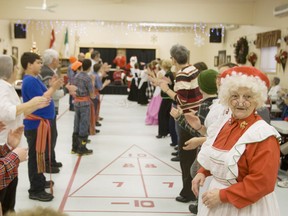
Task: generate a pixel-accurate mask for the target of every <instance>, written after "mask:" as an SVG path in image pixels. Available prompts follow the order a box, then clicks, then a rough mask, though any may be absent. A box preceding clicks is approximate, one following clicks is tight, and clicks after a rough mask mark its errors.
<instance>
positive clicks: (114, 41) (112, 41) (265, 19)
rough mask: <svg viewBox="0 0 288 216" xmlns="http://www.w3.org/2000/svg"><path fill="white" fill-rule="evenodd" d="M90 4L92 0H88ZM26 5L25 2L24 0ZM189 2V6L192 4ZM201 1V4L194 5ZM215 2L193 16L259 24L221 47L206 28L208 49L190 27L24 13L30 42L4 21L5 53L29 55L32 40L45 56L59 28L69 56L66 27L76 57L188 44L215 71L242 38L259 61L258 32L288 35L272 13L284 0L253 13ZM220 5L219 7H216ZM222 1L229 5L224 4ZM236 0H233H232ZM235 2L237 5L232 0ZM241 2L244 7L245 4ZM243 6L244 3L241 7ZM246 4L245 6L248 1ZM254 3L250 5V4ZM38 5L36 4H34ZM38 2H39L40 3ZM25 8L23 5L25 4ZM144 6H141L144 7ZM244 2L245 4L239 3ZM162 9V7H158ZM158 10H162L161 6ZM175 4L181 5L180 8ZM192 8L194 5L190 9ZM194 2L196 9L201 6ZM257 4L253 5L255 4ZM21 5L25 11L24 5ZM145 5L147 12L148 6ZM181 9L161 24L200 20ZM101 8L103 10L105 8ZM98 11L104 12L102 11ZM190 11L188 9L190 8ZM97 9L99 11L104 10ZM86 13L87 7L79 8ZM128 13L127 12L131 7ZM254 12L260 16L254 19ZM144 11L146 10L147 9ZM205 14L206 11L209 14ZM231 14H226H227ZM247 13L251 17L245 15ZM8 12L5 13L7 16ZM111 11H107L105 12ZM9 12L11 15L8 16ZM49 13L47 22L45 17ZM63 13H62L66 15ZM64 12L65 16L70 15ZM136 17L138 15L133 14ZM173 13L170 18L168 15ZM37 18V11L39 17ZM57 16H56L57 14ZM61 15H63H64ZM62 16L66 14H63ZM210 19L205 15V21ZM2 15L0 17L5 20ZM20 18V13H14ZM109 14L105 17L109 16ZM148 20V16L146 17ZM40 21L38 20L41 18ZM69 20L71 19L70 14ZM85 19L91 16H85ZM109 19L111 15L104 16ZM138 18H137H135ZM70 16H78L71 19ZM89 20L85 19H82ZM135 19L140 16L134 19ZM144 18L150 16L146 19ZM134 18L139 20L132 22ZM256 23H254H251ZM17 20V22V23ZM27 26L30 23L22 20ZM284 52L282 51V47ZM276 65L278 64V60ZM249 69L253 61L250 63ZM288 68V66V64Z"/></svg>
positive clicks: (228, 34) (163, 51) (230, 33)
mask: <svg viewBox="0 0 288 216" xmlns="http://www.w3.org/2000/svg"><path fill="white" fill-rule="evenodd" d="M87 1H88V0H87ZM13 2H14V0H11V1H5V4H6V6H7V5H8V6H9V4H11V3H13ZM21 2H22V1H21ZM148 2H149V3H150V6H149V7H151V1H148ZM171 2H172V1H167V11H170V10H172V8H171V7H172V6H173V4H172V3H171ZM188 2H189V1H188V0H187V1H186V3H185V0H184V3H185V4H184V5H187V4H188ZM193 2H195V1H193ZM208 2H210V4H209V5H207V4H205V3H203V4H201V5H200V4H196V6H197V8H200V9H201V10H200V9H199V10H197V11H195V10H194V13H191V14H198V17H199V20H202V21H205V20H209V21H210V22H211V20H213V18H214V19H215V22H216V21H223V20H224V19H226V22H227V23H233V21H235V20H236V19H232V18H231V17H232V16H233V14H234V17H237V20H238V21H239V20H240V18H242V23H244V24H245V23H248V24H250V23H253V24H254V25H241V26H240V28H238V29H236V30H227V31H225V42H224V43H221V44H215V43H209V42H208V37H207V31H208V29H209V26H207V27H206V30H205V32H204V33H202V32H201V31H199V30H198V31H197V34H198V35H200V36H201V37H203V38H204V45H203V46H200V47H199V46H197V45H195V43H194V38H195V33H194V31H193V29H192V30H191V29H188V30H187V29H185V28H184V27H180V28H176V29H174V30H171V29H169V28H168V29H166V30H164V31H161V30H160V29H157V30H156V31H155V29H154V30H152V31H147V29H146V30H145V29H140V28H138V27H133V25H132V26H130V25H128V24H127V23H125V22H123V23H122V24H121V23H119V22H110V23H104V24H103V25H102V24H101V23H100V22H97V21H67V20H65V21H56V20H53V19H51V18H50V19H49V17H48V20H47V21H44V20H42V19H41V20H39V21H35V20H32V19H31V18H30V19H29V15H27V14H26V13H27V11H25V10H24V11H23V13H21V14H20V16H23V17H26V21H27V22H28V29H27V30H28V32H27V39H24V40H23V39H18V40H17V39H11V38H10V21H9V20H8V19H7V20H5V19H2V20H0V27H1V31H0V39H1V41H0V51H1V50H3V49H7V50H8V54H11V47H12V46H16V47H18V48H19V54H21V53H23V52H24V51H29V50H30V48H31V46H32V42H33V41H35V42H36V43H37V47H38V49H39V52H40V53H41V52H43V50H45V49H46V48H48V45H49V41H50V35H51V26H53V27H54V29H55V32H56V43H55V44H56V46H55V49H56V50H58V51H59V52H62V53H63V49H64V34H65V30H66V27H67V28H68V29H69V45H70V53H71V55H73V54H74V55H76V54H77V53H78V48H79V47H80V46H87V47H90V46H94V47H96V46H99V47H116V48H132V47H133V48H155V49H157V57H159V58H163V59H164V58H169V57H170V55H169V49H170V47H171V46H172V45H173V44H176V43H181V44H183V45H185V46H187V47H188V48H189V49H190V50H191V56H190V62H191V63H195V62H198V61H204V62H206V63H207V65H208V67H209V68H214V69H216V68H215V67H214V56H217V55H218V51H219V50H226V55H230V56H231V57H232V62H233V61H235V58H234V47H233V44H234V43H236V42H237V40H238V39H239V38H240V37H242V36H246V37H247V39H248V41H249V42H250V43H249V49H250V51H254V52H256V53H257V54H258V57H259V58H260V55H259V54H260V50H259V49H256V48H255V46H254V45H253V43H252V41H254V40H255V39H256V34H257V33H259V32H265V31H269V30H274V29H281V31H282V36H285V35H288V27H287V23H288V16H287V17H284V18H275V17H274V16H273V14H272V12H273V8H274V7H275V6H277V5H279V4H281V3H283V2H285V1H281V0H257V1H255V2H254V3H253V4H252V7H249V10H248V9H247V4H246V3H245V2H246V1H237V2H238V3H237V4H236V3H235V2H236V1H235V2H234V1H233V2H234V3H231V4H229V8H228V6H227V7H223V5H222V8H221V9H220V8H219V7H220V6H219V5H220V4H219V5H218V6H217V5H215V1H208ZM213 2H214V3H213ZM221 2H224V0H223V1H221ZM229 2H230V1H229ZM231 2H232V1H231ZM239 2H240V3H239ZM241 2H242V3H241ZM243 2H244V3H243ZM247 2H248V1H247ZM32 3H33V2H32V1H31V4H32ZM34 3H35V1H34ZM137 3H138V5H136V4H132V5H131V7H132V9H133V11H135V12H136V13H137V14H138V12H137V11H138V10H136V8H137V7H138V8H139V6H141V5H142V4H145V5H143V7H144V6H145V7H146V9H147V10H146V11H149V10H150V9H151V8H149V9H148V3H147V2H146V3H144V1H142V2H140V1H137ZM19 4H22V3H19ZM73 4H74V3H73V2H71V5H70V6H71V7H74V6H75V5H74V6H73ZM83 4H85V1H83ZM139 4H140V5H139ZM239 4H240V5H239ZM153 5H154V6H155V8H157V9H159V7H158V6H159V3H154V4H152V6H153ZM157 5H158V6H157ZM1 6H2V5H1ZM156 6H157V7H156ZM174 6H175V4H174ZM190 6H191V5H189V7H190ZM196 6H195V4H194V7H196ZM250 6H251V4H250ZM21 7H24V5H22V6H21ZM145 7H144V8H145ZM177 7H178V6H175V8H174V9H175V13H164V14H162V15H161V13H160V12H159V22H160V21H164V17H165V21H166V22H167V19H168V18H169V19H171V20H173V21H187V20H189V19H190V21H192V20H195V17H194V15H193V17H191V15H190V13H189V14H186V13H185V10H188V9H189V7H188V5H187V7H183V5H182V9H184V10H183V11H181V13H182V12H183V13H182V14H181V15H183V16H181V18H178V19H177V18H176V17H178V16H180V14H179V13H180V12H179V10H176V9H177ZM213 7H214V10H213V11H218V12H217V13H218V18H217V19H216V18H215V14H214V12H213V13H212V12H211V13H210V11H211V10H212V9H213ZM3 8H5V7H1V9H0V11H1V10H3ZM99 8H101V7H100V6H99ZM99 8H98V9H99ZM187 8H188V9H187ZM98 9H97V10H98ZM79 10H81V8H80V9H79ZM110 10H113V7H112V8H110ZM125 10H126V9H125ZM251 10H252V13H253V14H254V15H253V16H251ZM141 11H142V10H141ZM203 11H205V13H203ZM224 11H225V12H224ZM244 11H246V13H245V12H244ZM2 12H3V13H2ZM238 12H240V14H242V16H241V17H239V14H238ZM104 13H105V10H103V14H104ZM0 14H1V16H3V17H5V16H6V18H9V16H12V15H11V14H7V11H1V13H0ZM5 14H6V15H5ZM41 14H43V19H44V18H46V17H44V15H45V13H43V12H42V13H41ZM61 14H62V13H61ZM64 14H65V13H63V14H62V15H64ZM133 14H135V13H133ZM153 14H155V13H153V10H152V11H150V13H145V16H146V18H145V20H149V18H150V19H152V20H154V19H155V16H152V15H153ZM167 14H168V15H167ZM33 15H37V12H35V14H33ZM52 15H53V14H52ZM58 15H59V14H58ZM62 15H61V16H62ZM142 15H143V14H140V13H139V16H142ZM204 15H205V17H204ZM1 16H0V18H1ZM13 16H15V13H14V14H13ZM61 16H57V18H58V19H60V18H61ZM103 16H104V15H103ZM109 16H110V18H111V19H112V18H115V19H116V20H119V19H120V18H119V17H114V16H116V15H115V14H114V13H109ZM130 16H132V15H127V14H125V12H123V13H122V19H120V20H125V19H127V20H129V19H130V18H131V19H132V17H130ZM143 16H144V15H143ZM36 17H37V16H36ZM66 17H68V16H67V15H66ZM84 17H85V16H84ZM104 17H105V16H104ZM133 17H136V16H135V15H133ZM69 18H71V19H72V18H73V19H74V16H73V17H70V16H69ZM82 18H83V17H81V19H82ZM134 19H135V18H134ZM143 19H144V18H143ZM132 20H133V19H132ZM251 20H252V21H251ZM15 21H17V20H15ZM22 21H23V22H24V20H22ZM157 21H158V20H157ZM210 25H211V26H213V27H215V24H214V25H213V24H210ZM280 48H281V49H287V45H286V44H284V42H282V43H281V47H280ZM280 48H279V49H280ZM259 62H260V59H258V61H257V63H256V67H257V66H259ZM275 64H276V62H275ZM247 65H249V63H247ZM287 68H288V66H287ZM287 68H286V72H284V73H283V71H282V69H281V68H280V67H277V73H276V75H277V76H279V77H280V78H281V80H282V81H281V84H282V86H283V87H286V88H288V82H287V81H286V82H285V80H288V79H287V78H288V75H287V74H288V71H287V70H288V69H287ZM268 75H269V76H271V77H272V76H274V74H268Z"/></svg>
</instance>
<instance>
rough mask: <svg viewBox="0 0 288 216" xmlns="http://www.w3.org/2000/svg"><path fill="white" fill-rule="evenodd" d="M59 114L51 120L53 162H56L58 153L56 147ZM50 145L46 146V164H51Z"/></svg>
mask: <svg viewBox="0 0 288 216" xmlns="http://www.w3.org/2000/svg"><path fill="white" fill-rule="evenodd" d="M56 121H57V115H55V118H54V119H52V120H50V128H51V162H52V164H53V163H55V162H56V153H55V147H56V142H57V137H58V131H57V124H56ZM48 147H49V146H48V145H47V146H46V154H45V161H46V164H49V149H48Z"/></svg>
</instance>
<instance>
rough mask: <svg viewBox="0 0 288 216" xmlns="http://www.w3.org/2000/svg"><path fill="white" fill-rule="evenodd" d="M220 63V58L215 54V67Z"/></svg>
mask: <svg viewBox="0 0 288 216" xmlns="http://www.w3.org/2000/svg"><path fill="white" fill-rule="evenodd" d="M218 65H219V58H218V56H214V67H218Z"/></svg>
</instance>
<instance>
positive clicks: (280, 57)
mask: <svg viewBox="0 0 288 216" xmlns="http://www.w3.org/2000/svg"><path fill="white" fill-rule="evenodd" d="M287 57H288V53H287V52H286V51H283V50H280V52H279V53H278V54H277V55H275V60H276V62H277V63H278V64H281V65H282V69H283V71H285V67H286V62H287Z"/></svg>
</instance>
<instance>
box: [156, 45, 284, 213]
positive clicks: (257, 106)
mask: <svg viewBox="0 0 288 216" xmlns="http://www.w3.org/2000/svg"><path fill="white" fill-rule="evenodd" d="M170 54H171V57H172V61H173V64H174V65H175V66H176V68H177V74H176V78H175V86H174V89H173V90H172V89H170V88H169V86H168V83H167V81H166V80H163V79H160V80H159V79H155V78H154V79H152V80H153V82H154V83H155V84H156V85H157V83H158V85H159V86H160V88H161V89H162V91H164V92H165V93H167V94H168V95H169V97H170V98H172V99H173V100H174V101H176V103H177V109H175V110H173V109H172V111H171V114H173V115H176V113H178V112H180V113H183V115H184V117H185V119H186V121H187V122H188V123H189V125H190V126H192V129H191V130H187V128H186V129H185V127H183V125H182V126H181V125H180V123H179V122H178V121H177V124H176V125H177V126H176V127H177V132H178V145H179V158H180V167H181V171H182V182H183V187H182V190H181V191H180V196H179V197H176V200H177V201H180V202H189V201H192V200H196V197H197V196H199V186H203V185H204V181H205V183H206V182H207V183H208V182H209V181H208V180H206V179H209V177H210V178H211V180H210V182H211V183H210V184H208V186H207V188H206V191H205V192H204V193H203V194H201V197H200V200H199V201H200V203H203V204H202V205H199V212H198V215H201V216H202V215H236V214H237V215H267V216H268V215H272V214H273V215H279V214H280V213H279V207H278V203H277V199H276V197H275V193H274V192H273V191H274V187H275V183H276V180H277V173H278V167H279V156H280V151H279V142H278V138H279V137H280V135H279V134H278V132H277V131H276V130H275V129H274V128H273V127H272V126H270V125H269V124H268V123H267V122H266V121H264V120H263V118H262V117H261V116H260V115H259V113H260V112H262V116H264V117H267V116H266V115H265V114H267V109H266V110H265V108H263V107H265V102H266V100H267V90H268V87H269V79H268V78H267V76H266V75H265V74H264V73H262V72H261V71H259V70H257V69H256V68H253V67H244V66H239V67H237V66H236V67H233V68H231V69H227V70H225V71H224V72H223V73H221V75H220V76H219V77H220V81H221V86H219V89H218V97H219V100H220V103H219V101H215V102H214V101H213V106H212V107H209V111H208V115H207V110H206V115H207V117H206V120H207V121H208V120H209V121H210V123H211V122H212V123H211V124H210V125H209V124H208V125H207V124H204V125H203V120H202V122H201V121H200V119H199V117H198V116H197V115H195V112H197V111H198V112H200V110H199V106H200V105H202V108H205V107H206V108H205V109H207V106H206V105H207V104H206V105H205V101H206V99H207V98H205V97H204V96H205V94H202V93H201V90H200V88H199V83H201V84H200V86H201V85H202V84H203V82H204V83H206V82H207V81H208V78H207V77H206V78H205V79H204V81H203V80H202V81H201V78H203V77H202V76H203V75H206V73H208V72H209V70H208V72H207V70H204V71H202V72H201V71H200V70H198V69H197V68H196V67H194V66H193V65H190V64H188V57H189V50H188V49H187V48H186V47H184V46H182V45H179V44H178V45H174V46H173V47H172V48H171V50H170ZM201 73H202V75H201ZM208 74H209V73H208ZM210 74H213V76H214V82H215V83H216V80H218V79H216V77H218V75H217V72H216V73H215V72H211V71H210ZM210 80H213V79H210ZM199 81H200V82H199ZM212 83H213V81H212ZM206 84H207V83H206ZM214 85H215V84H214ZM203 97H204V98H203ZM214 97H215V95H214ZM203 102H204V104H203ZM210 103H211V101H210ZM208 104H209V103H208ZM200 108H201V106H200ZM212 110H213V112H212ZM263 110H264V111H263ZM263 113H264V114H263ZM268 114H269V112H268ZM208 116H210V117H208ZM268 117H269V115H268ZM206 120H205V121H206ZM205 121H204V122H205ZM268 121H269V119H268ZM193 128H194V129H193ZM200 134H202V135H204V136H206V138H205V137H204V138H205V140H206V141H205V142H204V143H203V147H202V148H201V150H200V151H199V153H198V150H197V148H196V147H193V148H192V147H191V148H190V147H188V146H190V145H192V144H193V145H196V144H197V141H198V144H197V145H199V143H200V142H199V140H197V139H194V141H193V140H192V141H190V142H187V141H188V140H190V138H192V139H193V138H197V137H198V136H199V135H200ZM252 134H253V136H251V135H252ZM200 138H201V137H200ZM195 142H196V144H195ZM201 142H203V140H202V141H201ZM191 143H192V144H191ZM186 145H187V146H186ZM197 145H196V146H197ZM185 149H186V150H185ZM187 150H188V151H187ZM197 155H198V156H197ZM196 156H197V158H198V159H197V161H198V162H199V164H200V169H198V171H197V172H196V173H197V174H196V173H195V172H194V175H193V176H191V174H190V168H191V165H192V164H193V163H194V161H195V159H196ZM195 174H196V175H195ZM192 179H193V181H192ZM191 181H192V184H191ZM255 184H256V185H257V187H254V185H255ZM191 188H192V190H193V192H194V193H193V192H192V190H191ZM200 188H201V187H200Z"/></svg>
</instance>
